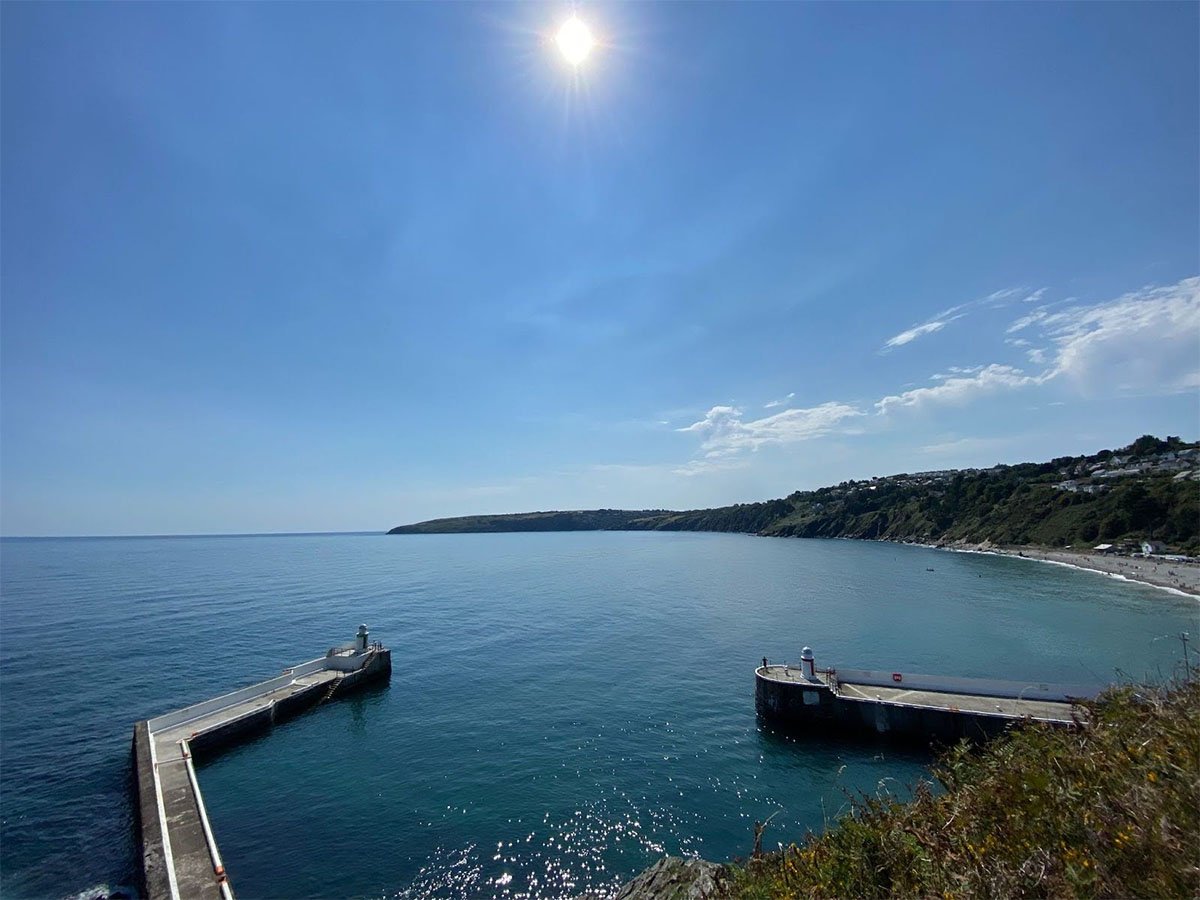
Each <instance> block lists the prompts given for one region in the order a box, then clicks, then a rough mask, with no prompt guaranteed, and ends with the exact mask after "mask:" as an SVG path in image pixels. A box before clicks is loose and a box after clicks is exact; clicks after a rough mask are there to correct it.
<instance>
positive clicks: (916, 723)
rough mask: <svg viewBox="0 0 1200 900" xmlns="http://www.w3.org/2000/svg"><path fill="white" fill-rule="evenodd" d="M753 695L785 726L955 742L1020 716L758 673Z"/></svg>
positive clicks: (996, 730)
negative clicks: (857, 693) (848, 692)
mask: <svg viewBox="0 0 1200 900" xmlns="http://www.w3.org/2000/svg"><path fill="white" fill-rule="evenodd" d="M841 672H842V670H839V675H840V674H841ZM855 684H857V682H855ZM886 686H887V687H892V688H894V687H900V686H905V687H907V683H905V684H904V685H897V684H895V683H894V682H892V680H891V677H890V673H889V678H888V681H887V683H886ZM914 690H917V688H914ZM1089 690H1091V693H1093V694H1094V693H1095V691H1094V690H1093V689H1089ZM948 696H951V695H948ZM965 699H966V698H965V697H964V704H963V705H964V706H966V705H967V703H966V702H965ZM975 699H976V700H977V699H978V697H976V698H975ZM754 700H755V708H756V709H757V711H758V713H759V715H761V716H762V717H763V718H765V719H768V720H770V721H771V722H774V723H775V724H777V725H780V726H782V727H784V728H787V729H796V730H803V731H806V732H808V733H811V734H828V733H838V732H841V733H858V734H863V733H873V734H879V735H890V736H893V737H898V738H902V739H909V740H913V741H917V742H921V743H932V742H937V743H943V744H951V743H955V742H957V741H959V740H961V739H962V738H967V739H969V740H976V741H977V740H987V739H990V738H993V737H996V736H997V735H1000V734H1002V733H1003V732H1004V731H1005V730H1006V729H1008V728H1009V727H1011V726H1012V725H1013V724H1015V723H1016V722H1018V721H1020V717H1017V716H1013V715H1006V714H1001V713H992V712H988V711H983V710H980V709H978V708H976V709H959V708H956V707H953V706H952V705H950V708H938V707H931V706H922V705H913V704H905V703H903V702H897V701H895V700H873V699H870V698H867V697H851V696H845V695H843V694H838V693H835V692H834V690H833V689H832V688H830V687H829V686H828V685H826V684H824V683H822V682H815V683H810V684H803V683H798V682H787V681H778V680H774V679H771V678H764V677H762V676H761V675H759V676H756V678H755V693H754Z"/></svg>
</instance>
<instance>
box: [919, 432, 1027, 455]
mask: <svg viewBox="0 0 1200 900" xmlns="http://www.w3.org/2000/svg"><path fill="white" fill-rule="evenodd" d="M1019 441H1020V438H1019V437H1016V436H1012V435H1008V436H1005V437H962V438H956V439H949V440H944V441H938V442H935V443H932V444H926V445H925V446H924V447H922V448H921V452H922V453H924V454H926V455H928V456H956V457H961V456H963V455H964V454H972V453H990V452H993V451H999V450H1001V449H1002V448H1004V447H1007V446H1009V445H1011V444H1013V443H1017V442H1019Z"/></svg>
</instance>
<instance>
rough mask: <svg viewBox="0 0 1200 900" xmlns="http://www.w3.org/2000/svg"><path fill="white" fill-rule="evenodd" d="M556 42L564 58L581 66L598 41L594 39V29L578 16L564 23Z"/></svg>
mask: <svg viewBox="0 0 1200 900" xmlns="http://www.w3.org/2000/svg"><path fill="white" fill-rule="evenodd" d="M554 41H555V43H557V44H558V49H559V51H560V52H561V53H562V55H563V58H564V59H566V61H567V62H569V63H570V64H571V65H573V66H577V65H579V64H580V63H582V62H583V61H584V60H585V59H587V58H588V54H589V53H591V52H592V48H593V47H594V46H596V39H595V38H593V37H592V29H590V28H588V27H587V25H585V24H584V23H583V22H581V21H580V20H579V18H578V17H576V16H571V18H569V19H567V21H566V22H564V23H563V26H562V28H560V29H558V35H557V36H556V37H555V38H554Z"/></svg>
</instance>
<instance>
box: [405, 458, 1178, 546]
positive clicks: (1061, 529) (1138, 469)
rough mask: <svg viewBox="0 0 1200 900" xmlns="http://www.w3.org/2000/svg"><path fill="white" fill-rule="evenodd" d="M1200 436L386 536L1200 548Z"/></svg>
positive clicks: (438, 525)
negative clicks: (747, 498) (714, 500)
mask: <svg viewBox="0 0 1200 900" xmlns="http://www.w3.org/2000/svg"><path fill="white" fill-rule="evenodd" d="M1198 479H1200V443H1186V442H1184V441H1182V440H1180V439H1179V438H1177V437H1168V438H1166V439H1159V438H1156V437H1154V436H1153V435H1144V436H1142V437H1140V438H1138V439H1137V440H1136V441H1134V442H1133V443H1132V444H1130V445H1129V446H1127V447H1122V448H1120V449H1117V450H1100V451H1099V452H1097V453H1094V454H1091V455H1089V456H1062V457H1058V458H1056V459H1052V460H1049V461H1048V462H1042V463H1017V464H1015V465H997V466H993V467H992V468H989V469H944V470H939V471H931V472H915V473H903V474H899V475H889V476H886V477H879V478H871V479H867V480H863V481H844V482H842V483H841V484H838V485H833V486H831V487H823V488H820V489H818V490H814V491H796V492H794V493H792V494H789V495H788V496H786V497H783V498H780V499H778V500H768V501H765V502H760V503H738V504H735V505H733V506H723V507H717V508H714V509H694V510H686V511H677V510H664V509H641V510H622V509H593V510H565V511H549V512H526V513H514V514H508V515H490V516H460V517H456V518H448V519H432V520H429V521H426V522H418V523H416V524H413V525H401V526H398V527H396V528H393V529H391V531H389V532H388V533H389V534H453V533H467V532H510V531H597V530H608V531H723V532H742V533H746V534H759V535H768V536H777V537H845V538H866V539H876V540H893V541H911V542H917V543H927V544H943V545H968V544H970V545H978V544H983V545H988V544H991V545H999V546H1016V545H1032V546H1042V547H1068V546H1073V547H1076V548H1084V547H1087V548H1089V549H1090V548H1091V547H1092V546H1093V545H1094V544H1095V543H1097V542H1106V543H1111V544H1114V545H1118V546H1119V545H1121V544H1123V543H1124V544H1134V543H1136V544H1140V543H1141V542H1143V541H1154V542H1157V543H1159V544H1161V545H1162V547H1163V549H1168V550H1172V551H1175V552H1179V553H1185V554H1195V553H1197V552H1198V551H1200V482H1198Z"/></svg>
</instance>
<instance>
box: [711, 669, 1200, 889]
mask: <svg viewBox="0 0 1200 900" xmlns="http://www.w3.org/2000/svg"><path fill="white" fill-rule="evenodd" d="M1089 706H1090V707H1091V722H1090V724H1089V725H1087V726H1086V727H1084V726H1081V727H1080V728H1078V729H1074V730H1067V729H1052V728H1049V727H1044V726H1026V727H1023V728H1020V729H1017V730H1015V731H1014V732H1012V733H1011V734H1010V735H1008V736H1006V737H1005V738H1002V739H1000V740H997V741H995V742H993V743H991V744H989V745H988V746H986V747H984V748H982V749H980V748H970V747H968V746H965V745H962V746H959V747H956V748H954V749H953V750H951V751H950V752H949V753H947V754H946V755H945V756H944V757H943V758H942V759H941V760H940V762H939V763H938V765H937V766H936V768H935V770H934V771H935V774H936V776H937V778H938V780H939V781H940V782H941V783H942V784H943V785H944V786H945V788H946V791H945V792H944V793H941V794H939V795H937V796H935V795H934V794H933V792H932V791H930V790H929V789H928V787H925V786H921V787H918V789H917V791H916V795H915V796H914V797H913V799H912V800H911V801H910V802H908V803H899V802H895V801H888V800H878V799H875V798H867V797H864V798H861V799H859V800H858V801H856V803H855V810H854V812H853V814H852V815H850V816H847V817H846V818H845V819H843V820H841V821H840V822H839V823H838V824H836V825H835V826H833V827H832V828H831V829H830V830H829V831H828V832H826V833H825V834H824V835H823V836H819V837H818V836H814V835H810V836H809V838H808V840H806V841H805V842H804V843H803V844H802V845H800V846H796V845H792V846H791V847H789V848H787V849H786V850H783V851H781V852H779V853H773V854H770V855H768V856H767V857H765V858H764V859H761V860H752V861H751V862H750V863H748V864H746V865H745V866H742V867H734V875H735V883H736V892H735V896H738V897H744V898H767V897H797V898H799V897H894V896H920V897H931V896H938V897H1197V896H1200V683H1198V682H1191V683H1181V684H1177V685H1175V686H1173V687H1172V688H1170V689H1165V690H1161V691H1158V690H1153V689H1134V688H1121V689H1116V690H1114V691H1112V692H1110V693H1108V694H1107V695H1106V696H1105V697H1104V698H1103V699H1102V701H1101V702H1098V703H1096V704H1089Z"/></svg>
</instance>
